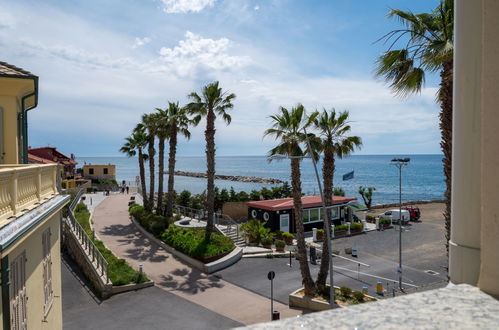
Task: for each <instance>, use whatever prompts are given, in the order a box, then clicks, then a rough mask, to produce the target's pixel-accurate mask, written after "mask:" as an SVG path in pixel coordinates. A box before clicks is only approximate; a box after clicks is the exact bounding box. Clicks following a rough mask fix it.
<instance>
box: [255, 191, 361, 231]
mask: <svg viewBox="0 0 499 330" xmlns="http://www.w3.org/2000/svg"><path fill="white" fill-rule="evenodd" d="M356 200H357V198H355V197H341V196H334V197H333V204H332V206H331V207H330V209H331V216H332V220H333V224H334V225H340V224H342V223H344V222H345V221H352V218H353V211H352V210H351V209H350V208H349V207H348V205H349V204H350V203H353V202H354V201H356ZM301 201H302V212H303V213H302V214H303V226H304V229H305V231H306V232H307V231H312V229H313V228H323V227H324V220H323V219H324V210H323V208H322V202H321V196H304V197H302V198H301ZM246 204H247V205H248V219H258V220H260V221H264V222H266V226H267V227H268V228H270V230H271V231H277V230H280V231H283V232H290V233H296V223H295V219H294V212H293V210H294V209H293V199H292V198H280V199H270V200H264V201H254V202H248V203H246Z"/></svg>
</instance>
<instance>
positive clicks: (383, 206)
mask: <svg viewBox="0 0 499 330" xmlns="http://www.w3.org/2000/svg"><path fill="white" fill-rule="evenodd" d="M430 203H445V200H444V199H432V200H426V201H408V202H402V206H404V205H405V206H407V205H409V206H410V205H415V204H430ZM396 206H399V203H390V204H378V205H374V206H371V210H375V209H384V208H387V207H396Z"/></svg>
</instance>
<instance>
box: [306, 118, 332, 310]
mask: <svg viewBox="0 0 499 330" xmlns="http://www.w3.org/2000/svg"><path fill="white" fill-rule="evenodd" d="M303 132H304V133H305V136H306V138H307V147H308V153H309V154H310V157H311V158H312V163H313V164H314V171H315V177H316V179H317V185H318V186H319V192H320V194H321V200H322V211H323V213H324V231H325V232H326V239H327V248H328V250H329V253H328V256H327V257H328V259H329V306H331V309H333V308H334V301H335V299H334V286H333V251H332V247H331V232H330V230H331V227H330V226H328V228H326V224H329V221H328V220H329V219H327V212H326V200H325V199H324V191H323V190H322V185H321V180H320V178H319V172H318V171H317V164H316V162H315V158H314V156H313V155H314V153H313V151H312V146H311V145H310V140H309V138H308V134H307V129H306V128H305V127H303ZM322 257H323V258H324V253H323V254H322Z"/></svg>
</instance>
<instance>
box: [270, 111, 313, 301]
mask: <svg viewBox="0 0 499 330" xmlns="http://www.w3.org/2000/svg"><path fill="white" fill-rule="evenodd" d="M279 110H280V113H279V114H276V115H273V116H270V118H271V119H272V126H271V128H269V129H267V130H266V131H265V132H264V136H269V135H270V136H273V137H274V138H275V139H276V140H278V145H277V146H275V147H274V148H272V149H271V150H270V151H269V153H268V157H269V161H272V159H273V158H272V156H276V155H284V156H286V157H288V158H290V161H291V187H292V189H293V203H294V220H295V227H296V240H297V246H298V260H299V262H300V272H301V276H302V282H303V286H304V288H305V295H306V296H313V294H314V293H315V283H314V281H313V279H312V275H311V274H310V268H309V266H308V261H307V248H306V245H305V237H304V228H303V214H302V203H301V197H302V192H301V181H300V180H301V179H300V160H301V158H303V157H304V156H305V154H306V153H305V152H304V151H303V149H302V146H301V145H302V143H303V142H304V141H305V138H306V136H305V134H304V133H303V132H302V131H301V130H302V129H303V127H304V126H305V125H306V123H305V108H304V107H303V105H301V104H298V105H297V106H296V107H294V108H291V111H288V110H287V109H286V108H283V107H281V108H280V109H279Z"/></svg>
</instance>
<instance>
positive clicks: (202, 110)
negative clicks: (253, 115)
mask: <svg viewBox="0 0 499 330" xmlns="http://www.w3.org/2000/svg"><path fill="white" fill-rule="evenodd" d="M235 97H236V95H235V94H232V93H230V94H229V93H227V92H222V88H221V87H219V86H218V81H215V82H213V83H211V84H208V85H206V86H204V87H203V90H202V93H201V95H198V94H197V93H196V92H192V93H191V94H189V98H191V99H192V100H193V102H192V103H189V104H188V106H187V107H188V109H189V113H190V114H194V115H195V117H194V121H195V123H199V121H200V119H201V118H202V117H206V130H205V132H204V135H205V139H206V163H207V173H206V174H207V176H208V180H207V181H208V183H207V189H206V199H207V201H206V204H207V205H206V206H207V211H208V220H207V224H206V231H207V232H208V233H210V232H214V231H215V226H214V223H213V215H214V213H215V119H216V118H217V116H218V117H221V118H222V119H223V120H224V121H225V123H226V124H227V125H229V124H230V122H231V116H230V115H229V114H228V113H227V110H230V109H232V108H233V107H234V105H233V104H232V101H233V100H234V99H235Z"/></svg>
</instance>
